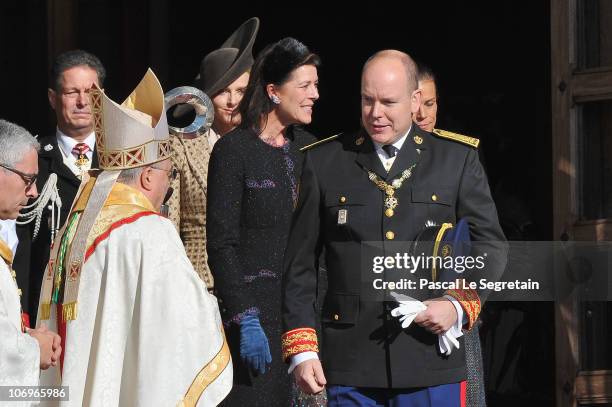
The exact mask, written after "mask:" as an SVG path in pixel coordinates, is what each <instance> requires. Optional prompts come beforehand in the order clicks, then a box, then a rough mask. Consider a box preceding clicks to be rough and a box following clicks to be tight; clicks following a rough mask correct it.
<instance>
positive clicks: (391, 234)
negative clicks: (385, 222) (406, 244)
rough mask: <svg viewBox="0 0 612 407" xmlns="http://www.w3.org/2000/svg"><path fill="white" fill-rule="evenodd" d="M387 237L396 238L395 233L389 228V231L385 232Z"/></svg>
mask: <svg viewBox="0 0 612 407" xmlns="http://www.w3.org/2000/svg"><path fill="white" fill-rule="evenodd" d="M385 237H386V238H387V239H389V240H393V239H394V238H395V233H393V232H392V231H390V230H389V231H388V232H387V233H385Z"/></svg>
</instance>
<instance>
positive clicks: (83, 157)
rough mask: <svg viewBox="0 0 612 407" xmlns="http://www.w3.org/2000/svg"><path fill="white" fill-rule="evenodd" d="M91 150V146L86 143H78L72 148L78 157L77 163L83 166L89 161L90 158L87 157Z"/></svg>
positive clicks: (78, 165)
mask: <svg viewBox="0 0 612 407" xmlns="http://www.w3.org/2000/svg"><path fill="white" fill-rule="evenodd" d="M89 151H90V149H89V146H88V145H87V144H85V143H77V144H76V145H75V146H74V147H73V148H72V154H74V155H75V156H76V157H77V160H76V165H77V167H79V168H81V167H83V166H84V165H86V164H87V163H88V162H89V158H87V153H88V152H89Z"/></svg>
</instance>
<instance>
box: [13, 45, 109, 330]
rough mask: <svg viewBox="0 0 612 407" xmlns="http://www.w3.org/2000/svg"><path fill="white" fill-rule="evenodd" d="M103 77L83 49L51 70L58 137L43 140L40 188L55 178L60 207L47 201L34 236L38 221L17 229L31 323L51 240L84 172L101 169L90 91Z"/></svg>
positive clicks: (50, 96) (50, 94)
mask: <svg viewBox="0 0 612 407" xmlns="http://www.w3.org/2000/svg"><path fill="white" fill-rule="evenodd" d="M105 76H106V71H105V69H104V66H103V65H102V63H101V62H100V60H99V59H98V58H97V57H96V56H95V55H92V54H90V53H88V52H86V51H82V50H72V51H68V52H65V53H63V54H60V55H59V56H57V58H56V59H55V61H54V63H53V66H52V69H51V83H50V86H49V89H48V91H47V96H48V99H49V104H50V106H51V108H52V109H53V110H54V112H55V117H56V120H57V128H56V130H55V134H53V135H51V136H48V137H43V138H41V139H40V145H41V146H42V150H41V152H40V155H39V160H38V166H39V172H40V175H39V177H38V181H37V183H36V185H37V187H38V190H39V191H41V190H42V188H43V186H44V185H45V183H46V182H47V180H48V179H49V176H50V175H51V174H56V176H57V191H58V193H59V197H60V199H61V209H59V208H58V207H57V205H54V203H53V202H48V203H44V209H43V211H42V214H41V220H40V230H38V233H36V236H34V234H35V233H34V231H35V229H36V226H35V224H36V222H32V223H30V224H29V225H27V226H26V227H25V228H27V233H23V229H22V227H20V228H18V229H20V230H18V232H22V233H19V236H20V245H19V247H18V250H17V256H16V262H17V264H18V265H19V267H21V268H22V269H23V271H28V270H29V274H30V276H29V279H28V280H26V281H23V285H24V301H23V305H24V309H25V311H26V312H27V313H28V314H29V315H30V319H31V322H32V324H34V323H35V320H36V314H37V306H38V297H39V294H40V282H41V279H42V275H43V270H44V268H45V265H46V264H47V261H48V260H49V247H50V245H51V242H52V236H53V235H54V234H55V233H57V231H58V230H59V228H60V227H61V226H62V225H63V224H64V222H65V221H66V218H67V217H68V213H69V211H70V207H71V206H72V202H73V201H74V198H75V196H76V193H77V190H78V188H79V185H80V184H81V179H82V177H83V174H84V173H86V172H87V171H88V170H89V169H91V168H97V167H98V159H97V157H96V154H95V133H94V129H93V116H92V111H91V105H90V102H89V89H90V88H91V85H93V84H96V85H97V86H99V87H102V86H103V82H104V79H105ZM43 198H46V197H43ZM30 240H31V242H30Z"/></svg>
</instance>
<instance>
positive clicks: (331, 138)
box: [300, 133, 342, 151]
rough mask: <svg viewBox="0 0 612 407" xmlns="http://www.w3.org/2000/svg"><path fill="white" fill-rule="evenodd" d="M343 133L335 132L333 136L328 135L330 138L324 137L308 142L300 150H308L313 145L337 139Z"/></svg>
mask: <svg viewBox="0 0 612 407" xmlns="http://www.w3.org/2000/svg"><path fill="white" fill-rule="evenodd" d="M341 134H342V133H338V134H334V135H333V136H331V137H328V138H324V139H323V140H318V141H315V142H314V143H311V144H308V145H307V146H304V147H302V148H300V151H306V150H309V149H311V148H313V147H316V146H318V145H320V144H324V143H327V142H328V141H332V140H335V139H337V138H338V137H340V135H341Z"/></svg>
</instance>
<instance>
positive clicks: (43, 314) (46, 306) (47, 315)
mask: <svg viewBox="0 0 612 407" xmlns="http://www.w3.org/2000/svg"><path fill="white" fill-rule="evenodd" d="M38 315H39V316H40V319H43V320H45V321H46V320H48V319H51V303H43V304H40V311H39V313H38Z"/></svg>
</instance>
